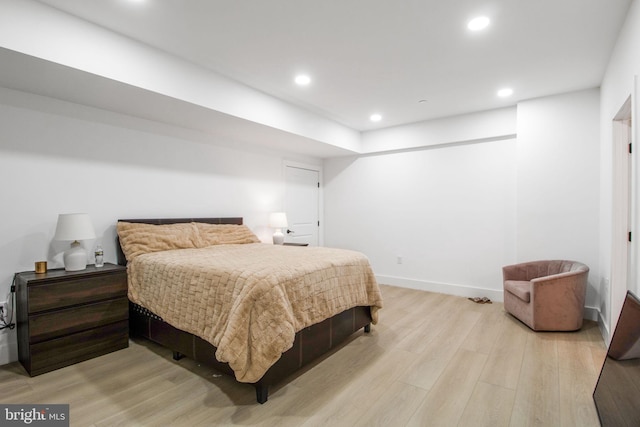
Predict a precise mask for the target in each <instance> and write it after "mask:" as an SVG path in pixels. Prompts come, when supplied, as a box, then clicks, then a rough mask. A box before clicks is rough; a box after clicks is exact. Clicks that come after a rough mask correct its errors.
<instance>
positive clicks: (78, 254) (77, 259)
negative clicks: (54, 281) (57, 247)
mask: <svg viewBox="0 0 640 427" xmlns="http://www.w3.org/2000/svg"><path fill="white" fill-rule="evenodd" d="M62 260H63V261H64V269H65V270H66V271H79V270H84V269H85V268H87V251H85V250H84V248H83V247H82V246H81V245H80V242H78V241H77V240H76V241H74V242H72V243H71V247H70V248H69V249H67V250H66V251H64V254H63V255H62Z"/></svg>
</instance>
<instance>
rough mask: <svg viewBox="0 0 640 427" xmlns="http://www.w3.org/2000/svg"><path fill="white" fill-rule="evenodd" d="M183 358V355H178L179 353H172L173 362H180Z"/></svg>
mask: <svg viewBox="0 0 640 427" xmlns="http://www.w3.org/2000/svg"><path fill="white" fill-rule="evenodd" d="M183 357H184V354H182V353H180V352H179V351H174V352H173V360H180V359H182V358H183Z"/></svg>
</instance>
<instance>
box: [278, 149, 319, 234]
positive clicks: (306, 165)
mask: <svg viewBox="0 0 640 427" xmlns="http://www.w3.org/2000/svg"><path fill="white" fill-rule="evenodd" d="M288 167H292V168H298V169H307V170H310V171H315V172H318V181H320V188H319V189H318V221H320V226H319V227H318V246H324V176H323V174H322V172H323V171H322V169H323V168H322V165H314V164H311V163H302V162H296V161H292V160H283V162H282V182H283V185H284V186H286V185H287V180H286V176H287V168H288ZM284 191H285V192H286V188H285V189H284ZM282 194H283V197H284V194H285V193H284V192H283V193H282ZM283 200H284V199H283ZM283 204H284V201H283Z"/></svg>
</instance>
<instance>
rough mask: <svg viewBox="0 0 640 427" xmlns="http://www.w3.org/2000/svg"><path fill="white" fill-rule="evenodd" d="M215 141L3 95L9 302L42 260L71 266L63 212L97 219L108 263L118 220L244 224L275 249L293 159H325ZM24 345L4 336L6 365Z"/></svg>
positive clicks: (0, 170) (0, 289) (0, 286)
mask: <svg viewBox="0 0 640 427" xmlns="http://www.w3.org/2000/svg"><path fill="white" fill-rule="evenodd" d="M207 138H208V137H207V136H206V135H201V134H198V133H194V132H189V131H186V130H184V129H175V128H170V127H163V126H162V125H159V124H156V123H151V122H144V121H141V120H137V119H134V118H132V117H125V116H119V115H117V114H114V113H109V112H106V111H102V110H96V109H91V108H88V107H82V106H79V105H73V104H69V103H65V102H61V101H56V100H53V99H50V98H43V97H38V96H35V95H28V94H25V93H19V92H15V91H11V90H7V89H1V88H0V200H2V207H3V208H2V221H0V236H1V239H0V298H1V299H4V298H5V296H6V295H7V294H8V293H9V285H10V284H11V280H12V277H13V274H14V273H15V272H18V271H25V270H33V268H34V266H33V263H34V261H38V260H47V261H48V262H49V266H50V268H53V267H60V266H62V263H61V255H60V254H59V253H57V252H58V250H60V247H59V244H56V243H54V244H52V237H53V234H54V232H55V226H56V220H57V216H58V214H59V213H65V212H87V213H89V214H90V216H91V219H92V221H93V225H94V227H95V230H96V233H97V234H98V235H99V236H103V246H104V249H105V259H106V261H108V262H115V260H116V258H115V222H116V220H117V219H118V218H135V217H180V216H187V217H193V216H203V217H204V216H243V217H244V218H245V223H246V224H247V225H249V227H251V228H252V229H253V230H254V232H256V233H257V234H258V236H259V237H261V238H262V239H263V240H264V241H270V239H271V236H270V231H269V230H268V229H267V228H266V224H267V218H268V214H269V212H272V211H276V210H281V209H282V207H283V193H284V187H283V178H282V170H283V161H284V159H285V158H286V159H291V160H298V161H304V162H306V163H311V164H320V160H318V159H312V158H291V157H290V156H284V155H283V154H280V153H273V152H267V151H256V150H253V151H245V150H239V149H234V148H232V145H233V144H232V142H229V141H208V142H209V143H206V142H207ZM210 142H216V143H220V144H223V145H224V146H216V145H211V144H210ZM93 243H94V242H89V246H92V245H93ZM91 249H92V248H91ZM15 346H16V341H15V330H14V331H11V332H9V331H7V330H4V331H1V332H0V364H2V363H6V362H8V361H10V360H16V359H17V351H16V347H15Z"/></svg>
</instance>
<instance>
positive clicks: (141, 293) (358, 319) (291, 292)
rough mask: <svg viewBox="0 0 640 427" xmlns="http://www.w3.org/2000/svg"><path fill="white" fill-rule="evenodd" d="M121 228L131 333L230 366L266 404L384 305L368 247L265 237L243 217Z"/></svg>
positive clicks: (142, 222)
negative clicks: (279, 386)
mask: <svg viewBox="0 0 640 427" xmlns="http://www.w3.org/2000/svg"><path fill="white" fill-rule="evenodd" d="M149 222H151V223H153V225H152V224H148V223H149ZM172 222H173V223H172ZM118 235H119V239H120V245H121V248H122V251H123V255H124V258H125V259H124V260H122V261H123V262H122V263H124V261H125V260H126V264H127V273H128V282H129V299H130V301H131V303H132V307H133V308H132V312H131V322H132V325H131V332H132V335H136V333H137V334H138V335H142V336H144V337H146V338H149V339H152V340H154V341H156V342H160V343H161V344H163V345H165V346H167V347H170V348H171V349H172V350H173V351H174V355H175V356H176V357H179V356H180V355H187V356H189V357H192V358H194V359H196V360H198V361H203V362H212V364H213V365H215V366H217V367H222V368H223V370H226V371H228V372H230V373H232V374H233V375H234V376H235V378H236V379H237V380H238V381H240V382H245V383H251V384H254V385H255V387H256V391H257V399H258V401H259V402H260V403H263V402H264V401H266V400H267V396H268V386H269V385H270V384H273V383H275V382H278V381H280V380H281V379H282V378H284V376H286V375H288V374H290V373H291V372H293V371H295V370H296V369H298V368H300V367H301V366H302V365H304V364H306V363H308V362H310V361H311V360H313V359H315V358H317V357H318V356H320V355H322V354H324V353H325V352H326V351H328V350H330V349H331V348H333V347H335V346H336V345H337V344H338V343H339V342H341V341H343V340H344V339H346V338H347V337H349V336H350V335H351V334H352V333H353V332H355V331H357V330H359V329H361V328H365V330H368V328H369V324H370V323H374V324H375V323H376V322H377V313H378V310H379V309H380V308H382V297H381V295H380V291H379V288H378V285H377V283H376V280H375V277H374V275H373V272H372V270H371V267H370V265H369V262H368V260H367V258H366V257H365V256H364V255H363V254H361V253H359V252H355V251H349V250H341V249H332V248H322V247H296V246H276V245H270V244H264V243H260V242H259V240H258V239H257V237H256V236H255V235H254V234H253V233H252V232H251V231H250V230H249V229H248V228H247V227H246V226H244V225H242V219H241V218H227V219H220V218H207V219H197V220H190V219H174V220H121V221H119V222H118ZM229 368H230V370H229Z"/></svg>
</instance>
